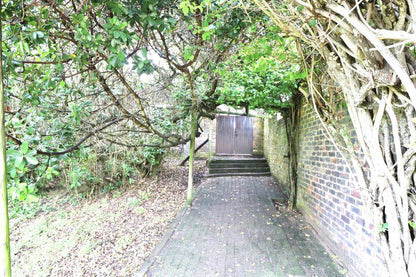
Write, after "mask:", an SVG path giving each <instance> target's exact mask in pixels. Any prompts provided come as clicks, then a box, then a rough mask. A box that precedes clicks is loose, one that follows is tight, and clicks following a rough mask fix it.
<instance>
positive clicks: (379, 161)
mask: <svg viewBox="0 0 416 277" xmlns="http://www.w3.org/2000/svg"><path fill="white" fill-rule="evenodd" d="M252 2H253V3H254V4H255V5H256V6H257V7H259V8H260V9H261V10H262V11H263V12H264V13H265V14H267V15H268V16H269V17H270V18H271V20H273V22H274V23H275V24H276V25H277V26H279V27H280V28H281V30H282V31H283V32H284V33H285V34H286V35H288V36H291V37H293V38H294V39H295V40H297V41H298V52H299V54H300V55H301V56H302V59H303V67H304V69H305V70H308V72H309V73H308V76H307V78H306V79H307V89H305V90H303V93H304V95H305V96H306V97H308V98H309V100H310V103H311V105H313V107H314V109H315V111H316V112H317V114H318V115H319V117H320V118H321V121H322V123H323V124H324V125H325V126H326V130H327V131H328V134H329V135H330V137H331V139H332V140H333V141H334V142H335V143H336V145H338V147H342V148H343V149H346V151H344V152H345V153H346V158H347V160H348V161H349V162H350V164H351V166H352V167H353V168H354V171H355V173H356V177H357V180H356V181H357V182H358V184H359V185H360V187H361V194H362V196H363V198H364V199H365V201H366V203H365V204H366V207H367V208H368V210H370V211H371V213H372V219H373V220H374V223H375V224H376V226H383V232H380V233H379V238H380V245H381V249H382V252H383V254H384V258H385V261H386V264H387V269H388V272H389V273H390V275H391V276H415V275H416V239H415V237H416V236H415V235H416V233H415V229H414V221H415V217H416V201H415V200H414V199H415V195H416V188H415V166H416V155H415V154H416V145H415V142H416V128H415V117H416V115H415V107H416V85H415V84H416V80H415V73H416V68H415V64H416V55H415V46H414V43H415V40H416V39H415V35H414V34H415V32H416V6H415V3H414V1H410V0H404V1H384V0H376V1H359V0H347V1H326V0H325V1H324V0H311V1H301V0H293V1H279V2H275V1H265V0H253V1H252ZM336 99H341V100H342V102H341V104H342V105H345V107H346V109H347V110H348V115H349V117H350V119H351V121H352V124H353V126H354V130H355V133H356V136H357V142H358V148H359V151H357V150H356V148H355V147H356V145H354V141H353V140H352V138H351V137H350V136H349V135H348V132H347V130H343V129H342V124H339V120H338V119H339V118H338V114H337V113H336V110H337V109H338V108H339V104H340V102H339V101H335V100H336Z"/></svg>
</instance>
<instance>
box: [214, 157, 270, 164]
mask: <svg viewBox="0 0 416 277" xmlns="http://www.w3.org/2000/svg"><path fill="white" fill-rule="evenodd" d="M227 163H230V164H252V163H267V160H266V159H265V158H250V159H248V158H244V159H215V158H214V159H212V160H211V164H227Z"/></svg>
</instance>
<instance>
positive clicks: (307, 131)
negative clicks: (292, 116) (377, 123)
mask: <svg viewBox="0 0 416 277" xmlns="http://www.w3.org/2000/svg"><path fill="white" fill-rule="evenodd" d="M345 119H347V117H345ZM345 124H349V125H347V126H351V123H348V122H347V121H346V122H345ZM350 129H351V130H352V129H353V128H352V127H351V128H350ZM353 133H354V132H351V134H353ZM284 134H285V129H284V123H283V120H282V119H278V118H272V119H269V120H267V121H266V123H265V135H264V137H265V142H264V145H265V147H264V149H265V156H266V157H267V159H268V160H269V163H270V166H271V170H272V173H273V175H274V176H276V178H277V179H278V180H279V182H280V183H283V182H285V183H284V184H286V186H287V185H288V181H287V180H288V173H287V172H288V170H287V167H288V165H287V163H288V161H287V159H285V158H284V155H285V154H286V153H287V138H286V136H285V135H284ZM285 174H286V175H285ZM297 174H298V198H297V208H298V210H300V211H301V212H302V213H303V214H304V215H305V217H306V218H307V220H308V221H309V223H310V224H311V225H312V226H313V227H314V229H315V230H316V231H317V234H318V236H319V237H320V239H321V240H322V241H323V242H324V244H325V245H326V246H327V247H328V248H329V249H330V250H331V251H332V252H334V253H335V255H337V256H338V258H339V259H340V261H341V262H342V263H343V264H344V265H345V266H346V268H347V269H348V272H349V276H384V275H386V274H387V271H386V269H385V264H384V263H383V258H382V254H381V252H380V249H379V246H378V242H377V236H378V231H379V230H378V226H373V225H372V223H371V218H370V215H369V214H367V209H366V208H365V207H364V203H363V200H362V199H361V194H360V189H359V188H358V185H357V184H356V182H355V181H354V180H355V176H354V173H353V172H352V170H351V169H350V168H349V166H348V165H347V164H346V162H345V160H344V158H343V156H342V155H341V154H340V152H338V150H337V149H336V148H335V147H334V145H333V144H332V142H331V141H330V139H329V138H328V136H327V133H326V131H325V129H324V128H323V127H322V125H321V123H320V121H319V119H318V117H317V116H316V114H315V112H314V111H313V109H311V108H310V106H309V105H306V104H305V103H304V105H303V106H302V109H301V118H300V126H299V149H298V172H297Z"/></svg>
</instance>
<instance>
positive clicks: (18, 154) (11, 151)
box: [6, 149, 23, 159]
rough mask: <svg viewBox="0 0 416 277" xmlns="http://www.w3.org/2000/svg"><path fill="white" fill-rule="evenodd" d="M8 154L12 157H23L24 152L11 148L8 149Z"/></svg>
mask: <svg viewBox="0 0 416 277" xmlns="http://www.w3.org/2000/svg"><path fill="white" fill-rule="evenodd" d="M6 155H7V156H9V157H10V158H13V159H17V158H19V157H23V155H22V153H21V152H20V151H19V150H15V149H9V150H7V151H6Z"/></svg>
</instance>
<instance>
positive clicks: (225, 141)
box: [216, 115, 253, 154]
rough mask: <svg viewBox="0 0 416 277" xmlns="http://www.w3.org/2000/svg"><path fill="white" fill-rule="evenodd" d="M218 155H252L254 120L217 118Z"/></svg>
mask: <svg viewBox="0 0 416 277" xmlns="http://www.w3.org/2000/svg"><path fill="white" fill-rule="evenodd" d="M216 152H217V153H218V154H252V152H253V118H252V117H248V116H223V115H220V116H217V143H216Z"/></svg>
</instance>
